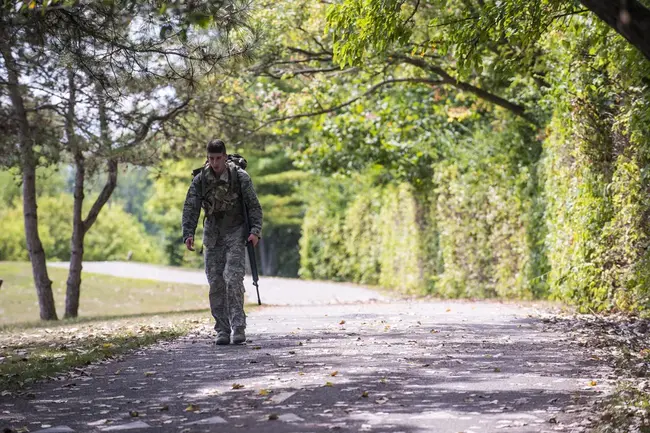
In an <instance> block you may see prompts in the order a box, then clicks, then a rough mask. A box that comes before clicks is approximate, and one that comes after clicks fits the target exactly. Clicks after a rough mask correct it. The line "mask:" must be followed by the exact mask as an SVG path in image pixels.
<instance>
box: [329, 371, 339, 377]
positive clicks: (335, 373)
mask: <svg viewBox="0 0 650 433" xmlns="http://www.w3.org/2000/svg"><path fill="white" fill-rule="evenodd" d="M337 374H339V372H338V371H333V372H331V373H330V376H332V377H334V376H336V375H337Z"/></svg>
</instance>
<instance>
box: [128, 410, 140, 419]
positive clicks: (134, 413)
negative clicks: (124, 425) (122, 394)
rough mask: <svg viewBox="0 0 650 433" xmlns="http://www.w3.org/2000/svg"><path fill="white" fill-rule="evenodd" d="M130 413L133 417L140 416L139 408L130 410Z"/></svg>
mask: <svg viewBox="0 0 650 433" xmlns="http://www.w3.org/2000/svg"><path fill="white" fill-rule="evenodd" d="M129 415H130V416H132V417H133V418H136V417H138V416H139V415H140V414H139V413H138V411H137V410H130V411H129Z"/></svg>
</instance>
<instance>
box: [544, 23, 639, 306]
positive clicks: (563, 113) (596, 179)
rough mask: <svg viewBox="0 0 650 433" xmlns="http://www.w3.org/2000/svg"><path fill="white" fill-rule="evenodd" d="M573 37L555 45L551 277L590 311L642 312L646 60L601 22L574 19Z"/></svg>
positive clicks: (563, 294)
mask: <svg viewBox="0 0 650 433" xmlns="http://www.w3.org/2000/svg"><path fill="white" fill-rule="evenodd" d="M590 28H591V29H592V31H587V29H590ZM569 33H570V34H574V35H578V34H579V35H581V36H582V37H581V38H579V39H578V38H571V39H568V41H567V43H565V44H562V45H554V46H553V50H552V53H553V55H554V57H555V59H556V61H557V63H558V65H559V66H560V67H558V68H557V70H556V72H555V74H553V75H552V78H553V79H554V80H555V83H556V85H555V87H556V89H557V91H556V93H555V94H553V95H552V96H551V97H552V98H553V99H554V100H555V101H557V104H556V110H555V114H554V118H553V122H552V124H551V125H550V129H551V131H552V133H551V134H550V135H549V137H548V139H547V141H546V142H545V153H546V156H545V162H544V166H545V169H544V174H545V184H546V185H545V190H546V194H547V197H548V198H547V200H548V204H549V207H548V215H547V223H548V227H549V236H548V246H549V261H550V265H551V272H550V274H549V277H550V278H549V282H550V284H551V288H552V290H553V294H554V296H556V297H558V298H560V299H565V300H569V301H572V302H575V303H577V304H578V305H579V306H580V307H581V308H582V309H583V310H585V311H587V310H595V311H611V310H624V311H630V312H634V311H638V310H645V309H647V308H648V306H650V304H649V299H648V290H650V275H649V271H648V259H649V254H650V249H649V248H650V238H649V234H650V233H649V228H648V224H647V218H648V214H649V212H650V201H649V200H648V197H647V194H646V193H644V192H642V191H647V188H648V187H649V185H648V178H647V174H646V173H647V171H648V169H649V168H650V166H649V163H650V161H649V159H648V151H647V149H648V148H649V146H650V138H649V137H650V129H649V127H648V119H650V108H649V107H650V86H649V85H648V84H647V83H645V84H642V83H644V77H647V76H649V75H650V64H649V63H648V62H647V61H645V60H644V59H642V58H641V57H640V54H639V53H638V52H636V51H635V50H633V49H631V48H630V47H629V45H628V44H627V42H626V41H624V40H622V39H621V38H620V37H618V36H617V35H615V34H614V33H613V31H611V30H610V29H608V28H606V27H605V26H603V25H601V24H598V25H596V26H593V25H592V23H591V22H590V21H588V20H574V22H573V25H572V26H571V28H570V29H569ZM549 43H551V41H549Z"/></svg>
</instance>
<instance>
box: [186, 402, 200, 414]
mask: <svg viewBox="0 0 650 433" xmlns="http://www.w3.org/2000/svg"><path fill="white" fill-rule="evenodd" d="M198 410H199V405H198V404H193V403H190V405H189V406H187V407H186V408H185V412H198Z"/></svg>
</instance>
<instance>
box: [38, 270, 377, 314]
mask: <svg viewBox="0 0 650 433" xmlns="http://www.w3.org/2000/svg"><path fill="white" fill-rule="evenodd" d="M48 264H49V265H50V266H53V267H57V268H67V267H68V263H66V262H53V263H48ZM83 271H84V272H90V273H94V274H106V275H112V276H115V277H125V278H141V279H147V280H156V281H168V282H173V283H186V284H199V285H207V284H208V282H207V279H206V277H205V273H204V272H203V271H201V270H192V269H186V268H172V267H165V266H156V265H150V264H145V263H134V262H84V264H83ZM244 285H245V287H246V297H247V302H251V303H257V295H256V293H255V286H253V282H252V279H251V277H250V275H247V276H246V278H245V279H244ZM259 286H260V297H261V298H262V303H263V304H266V305H316V304H349V303H355V302H369V301H373V300H377V301H381V300H386V298H385V297H383V296H381V295H380V294H378V293H377V292H374V291H372V290H368V289H366V288H363V287H359V286H355V285H353V284H342V283H330V282H322V281H303V280H298V279H290V278H272V277H261V278H260V281H259Z"/></svg>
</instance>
